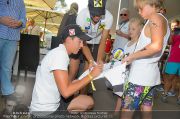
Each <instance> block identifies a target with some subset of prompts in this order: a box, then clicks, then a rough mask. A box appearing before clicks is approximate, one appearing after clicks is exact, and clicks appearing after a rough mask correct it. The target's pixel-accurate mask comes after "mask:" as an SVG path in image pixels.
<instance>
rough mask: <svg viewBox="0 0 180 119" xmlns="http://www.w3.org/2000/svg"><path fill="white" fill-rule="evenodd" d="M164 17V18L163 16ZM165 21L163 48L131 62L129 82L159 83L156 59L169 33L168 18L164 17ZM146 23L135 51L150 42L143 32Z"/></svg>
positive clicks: (150, 84) (144, 84)
mask: <svg viewBox="0 0 180 119" xmlns="http://www.w3.org/2000/svg"><path fill="white" fill-rule="evenodd" d="M160 15H162V14H160ZM162 16H163V15H162ZM163 17H164V16H163ZM164 19H166V18H165V17H164ZM166 21H167V32H166V35H165V36H164V43H163V50H162V51H161V53H159V54H156V55H154V56H152V57H149V58H143V59H138V60H135V61H134V62H132V65H131V69H130V74H129V82H131V83H133V84H137V85H142V86H155V85H158V84H160V72H159V68H158V61H159V59H160V57H161V56H162V54H163V52H164V50H165V47H166V45H167V41H168V38H169V35H170V29H169V25H168V20H167V19H166ZM148 23H149V20H148V21H147V22H146V24H145V25H144V28H143V30H142V32H141V35H140V37H139V41H138V43H137V46H136V49H135V52H136V51H139V50H142V49H143V48H144V47H145V46H147V45H148V44H150V43H151V39H150V38H148V37H146V36H145V34H144V29H145V27H146V25H147V24H148Z"/></svg>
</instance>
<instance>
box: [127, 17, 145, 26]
mask: <svg viewBox="0 0 180 119" xmlns="http://www.w3.org/2000/svg"><path fill="white" fill-rule="evenodd" d="M132 23H138V25H139V26H140V27H141V28H142V27H143V26H144V20H143V19H142V18H140V17H133V18H131V19H130V20H129V24H132Z"/></svg>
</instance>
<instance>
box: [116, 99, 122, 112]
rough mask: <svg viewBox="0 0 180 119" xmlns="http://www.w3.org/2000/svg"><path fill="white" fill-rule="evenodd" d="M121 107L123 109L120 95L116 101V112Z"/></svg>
mask: <svg viewBox="0 0 180 119" xmlns="http://www.w3.org/2000/svg"><path fill="white" fill-rule="evenodd" d="M120 109H121V98H120V97H118V98H117V102H116V107H115V112H118V111H120Z"/></svg>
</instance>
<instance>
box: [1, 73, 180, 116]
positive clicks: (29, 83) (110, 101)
mask: <svg viewBox="0 0 180 119" xmlns="http://www.w3.org/2000/svg"><path fill="white" fill-rule="evenodd" d="M34 80H35V76H34V74H30V75H29V76H28V78H27V79H26V81H25V80H24V77H23V76H21V77H20V79H19V80H18V79H17V77H16V76H13V83H14V85H16V89H18V88H19V89H20V91H22V92H23V100H22V102H23V104H25V105H26V106H29V105H30V101H31V95H32V90H33V85H34ZM95 84H96V85H101V86H99V87H96V88H97V91H96V92H95V93H94V95H93V96H94V99H95V107H94V110H111V111H112V110H114V107H115V102H116V98H115V96H114V95H112V93H111V91H105V90H106V87H105V84H104V81H103V79H101V80H97V81H96V82H95ZM3 108H4V98H2V97H0V112H1V111H2V109H3ZM154 110H155V111H160V110H165V111H179V113H178V114H177V115H179V116H175V118H174V119H176V118H177V119H180V105H177V104H176V97H170V98H169V102H168V103H162V102H161V101H160V93H157V95H156V97H155V99H154Z"/></svg>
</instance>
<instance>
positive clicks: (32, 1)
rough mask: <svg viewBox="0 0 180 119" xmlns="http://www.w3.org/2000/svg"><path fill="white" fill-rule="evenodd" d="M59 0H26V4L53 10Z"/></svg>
mask: <svg viewBox="0 0 180 119" xmlns="http://www.w3.org/2000/svg"><path fill="white" fill-rule="evenodd" d="M56 2H57V0H24V3H25V5H26V6H33V7H38V8H44V9H47V10H53V9H54V6H55V4H56Z"/></svg>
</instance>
